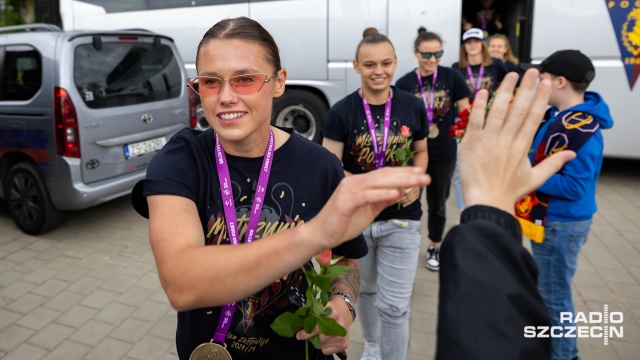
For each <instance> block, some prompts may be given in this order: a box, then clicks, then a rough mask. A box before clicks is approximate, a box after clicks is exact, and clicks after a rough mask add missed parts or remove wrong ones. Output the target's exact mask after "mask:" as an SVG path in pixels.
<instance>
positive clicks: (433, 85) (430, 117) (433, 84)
mask: <svg viewBox="0 0 640 360" xmlns="http://www.w3.org/2000/svg"><path fill="white" fill-rule="evenodd" d="M416 75H417V76H418V83H419V84H420V93H422V101H423V102H424V107H425V108H426V109H427V119H428V120H429V126H431V125H433V107H434V99H433V97H434V94H435V92H436V79H437V78H438V67H437V66H436V69H435V70H434V71H433V78H432V79H431V94H429V102H427V95H426V94H425V93H424V88H423V87H422V76H420V70H418V69H416Z"/></svg>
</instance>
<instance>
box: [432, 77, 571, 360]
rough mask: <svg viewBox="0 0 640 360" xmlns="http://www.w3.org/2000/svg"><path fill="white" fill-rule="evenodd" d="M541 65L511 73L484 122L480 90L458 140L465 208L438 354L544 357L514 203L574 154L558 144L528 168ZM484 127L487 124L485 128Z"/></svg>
mask: <svg viewBox="0 0 640 360" xmlns="http://www.w3.org/2000/svg"><path fill="white" fill-rule="evenodd" d="M538 74H539V73H538V71H537V70H535V69H532V70H529V71H527V72H526V73H525V74H524V77H523V79H522V83H521V85H520V88H519V90H518V92H517V94H516V96H515V98H514V100H513V104H512V106H511V108H510V109H509V100H510V98H511V94H512V93H513V90H514V88H515V85H516V83H517V81H518V76H517V74H513V73H509V74H507V76H506V77H505V79H504V81H503V82H502V84H501V85H500V88H499V89H498V94H497V96H496V99H495V102H494V104H493V107H492V109H491V111H490V112H489V115H488V116H487V119H486V125H485V122H484V120H485V119H484V113H485V110H484V109H485V107H486V104H487V101H488V98H489V94H488V92H487V91H486V90H481V91H479V92H478V94H477V96H476V101H475V102H474V104H473V109H472V111H471V115H470V121H469V125H468V127H467V132H466V134H465V137H464V141H463V142H461V144H460V177H461V186H462V192H463V195H464V200H465V202H466V204H467V208H466V209H465V210H464V212H463V213H462V217H461V223H460V225H458V226H456V227H454V228H453V229H452V230H451V231H450V232H449V233H448V234H447V236H446V237H445V240H444V242H443V245H442V250H441V258H442V265H441V267H440V283H441V284H442V286H441V288H440V294H439V309H438V339H437V351H436V359H439V360H440V359H442V360H444V359H536V360H539V359H548V358H549V345H550V343H549V339H548V338H525V336H524V327H525V326H536V327H537V326H549V325H550V319H549V316H548V314H547V311H546V308H545V306H544V303H543V302H542V298H541V296H540V294H539V292H538V289H537V276H538V271H537V267H536V265H535V262H534V260H533V258H532V256H531V255H530V254H529V252H528V251H526V250H525V249H524V248H523V246H522V234H521V230H520V226H519V224H518V222H517V220H516V219H515V217H514V216H513V211H514V204H515V203H516V201H517V200H518V199H520V198H521V197H522V196H524V195H525V194H527V193H528V192H530V191H531V190H533V189H535V188H537V187H538V186H540V185H541V184H542V183H544V181H545V180H546V179H548V178H549V177H550V176H551V175H552V174H554V173H555V172H556V171H558V170H559V169H560V168H561V167H562V166H563V165H564V163H565V162H567V161H569V160H571V159H573V158H574V157H575V153H574V152H572V151H562V152H559V153H557V154H555V155H553V156H551V157H550V158H548V159H546V160H545V161H544V162H542V163H540V164H538V165H537V166H536V167H532V166H531V165H530V162H529V160H528V158H527V153H528V151H529V148H530V146H531V142H532V140H533V135H534V134H535V131H536V129H537V127H538V124H539V122H540V119H542V117H543V115H544V111H545V108H546V104H547V101H548V99H549V96H550V92H551V87H550V83H549V81H547V80H543V81H541V82H540V84H539V85H538V87H537V91H536V82H537V79H538ZM483 125H485V126H484V128H483Z"/></svg>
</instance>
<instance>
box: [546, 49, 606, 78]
mask: <svg viewBox="0 0 640 360" xmlns="http://www.w3.org/2000/svg"><path fill="white" fill-rule="evenodd" d="M536 67H537V68H538V70H540V72H541V73H543V72H546V73H549V74H552V75H556V76H563V77H565V78H566V79H567V80H569V81H573V82H577V83H586V84H587V85H588V84H589V83H591V81H592V80H593V78H595V77H596V69H595V68H594V67H593V64H592V63H591V60H589V58H588V57H587V56H586V55H585V54H583V53H581V52H580V50H560V51H556V52H554V53H553V54H551V55H550V56H549V57H548V58H546V59H544V61H542V63H541V64H540V65H538V66H536Z"/></svg>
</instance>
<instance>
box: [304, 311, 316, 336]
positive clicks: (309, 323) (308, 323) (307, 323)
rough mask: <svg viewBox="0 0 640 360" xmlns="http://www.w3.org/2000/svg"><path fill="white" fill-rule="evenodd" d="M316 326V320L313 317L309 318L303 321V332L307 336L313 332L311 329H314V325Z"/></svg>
mask: <svg viewBox="0 0 640 360" xmlns="http://www.w3.org/2000/svg"><path fill="white" fill-rule="evenodd" d="M317 324H318V320H317V318H316V317H315V316H313V315H312V316H309V317H308V318H306V319H304V331H305V332H306V333H307V334H311V333H312V332H313V329H315V327H316V325H317Z"/></svg>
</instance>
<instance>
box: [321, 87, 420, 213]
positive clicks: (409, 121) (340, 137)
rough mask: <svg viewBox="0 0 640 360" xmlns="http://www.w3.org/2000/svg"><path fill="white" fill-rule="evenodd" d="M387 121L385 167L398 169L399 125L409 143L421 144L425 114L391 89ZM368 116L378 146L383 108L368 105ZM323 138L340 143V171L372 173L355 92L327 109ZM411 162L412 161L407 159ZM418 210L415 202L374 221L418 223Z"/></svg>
mask: <svg viewBox="0 0 640 360" xmlns="http://www.w3.org/2000/svg"><path fill="white" fill-rule="evenodd" d="M391 88H392V91H393V97H392V101H391V121H390V125H389V137H388V140H387V142H388V146H387V151H386V153H385V163H384V164H385V166H401V164H402V163H401V162H400V161H397V160H396V158H395V156H394V152H395V151H396V149H397V148H398V147H402V146H403V144H404V136H402V133H401V132H400V129H401V127H402V126H403V125H406V126H408V127H409V128H410V129H411V138H412V139H413V141H418V140H423V139H424V138H425V137H426V136H427V135H428V134H429V129H428V126H427V122H426V120H425V119H426V117H427V112H426V110H425V109H424V105H423V104H422V101H421V100H419V99H417V98H416V97H415V96H411V95H410V94H408V93H406V92H404V91H400V90H396V89H395V87H391ZM370 107H371V115H372V116H373V120H374V122H375V125H376V133H377V137H378V139H377V140H378V144H382V128H383V123H384V109H385V104H381V105H370ZM322 135H323V136H324V137H325V138H328V139H332V140H336V141H340V142H342V143H344V152H343V154H342V159H341V160H342V163H343V167H344V170H346V171H348V172H350V173H352V174H362V173H366V172H369V171H372V170H375V168H376V167H375V163H374V153H373V145H372V142H371V135H370V134H369V125H368V124H367V118H366V116H365V112H364V107H363V105H362V98H361V97H360V95H359V94H358V92H357V91H355V92H353V93H352V94H350V95H347V96H346V97H345V98H344V99H342V100H340V101H338V102H337V103H336V104H335V105H333V106H332V107H331V109H329V113H328V114H327V120H326V121H325V123H324V128H323V129H322ZM411 160H413V159H411ZM411 160H410V161H409V165H411V164H413V162H412V161H411ZM421 216H422V208H421V207H420V201H419V200H417V201H415V202H413V203H412V204H411V205H409V206H407V207H402V206H401V207H400V209H398V206H397V205H395V204H394V205H391V206H389V207H388V208H386V209H384V210H383V211H382V213H380V215H378V217H377V218H376V221H381V220H389V219H404V220H420V217H421Z"/></svg>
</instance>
